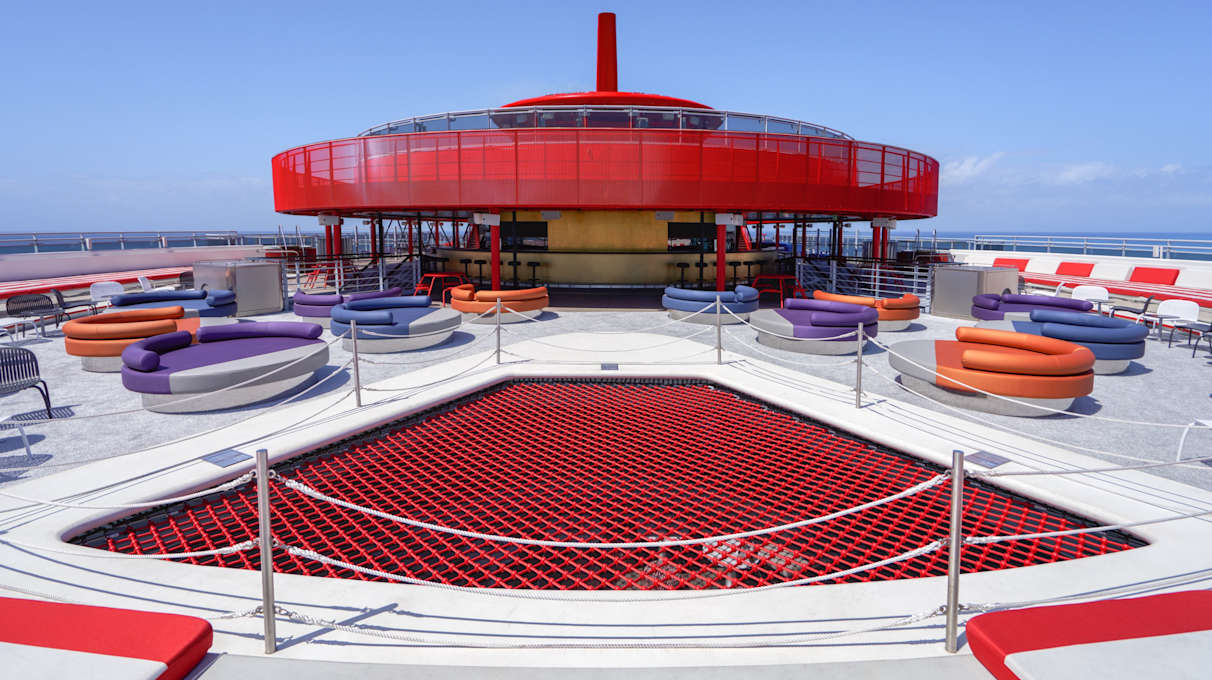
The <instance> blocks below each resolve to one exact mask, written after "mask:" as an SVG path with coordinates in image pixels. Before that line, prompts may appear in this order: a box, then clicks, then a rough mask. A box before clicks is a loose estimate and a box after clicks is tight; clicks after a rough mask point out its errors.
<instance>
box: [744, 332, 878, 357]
mask: <svg viewBox="0 0 1212 680" xmlns="http://www.w3.org/2000/svg"><path fill="white" fill-rule="evenodd" d="M844 332H845V329H842V328H839V329H838V335H841V334H842V333H844ZM851 335H858V333H857V331H854V332H852V333H851ZM757 340H758V342H760V343H762V344H763V345H766V346H767V347H773V348H775V349H785V350H787V351H788V352H800V353H802V354H829V355H839V354H854V353H855V352H856V351H857V350H858V342H857V341H856V340H853V339H851V340H814V339H812V338H802V339H801V338H797V339H795V340H792V339H790V338H786V337H780V336H778V335H774V334H773V333H768V332H766V331H763V330H761V329H758V332H757Z"/></svg>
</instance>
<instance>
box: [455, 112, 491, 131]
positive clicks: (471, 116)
mask: <svg viewBox="0 0 1212 680" xmlns="http://www.w3.org/2000/svg"><path fill="white" fill-rule="evenodd" d="M493 127H496V126H495V125H493V124H492V118H490V117H489V115H488V112H487V111H482V112H478V113H460V114H456V115H453V116H451V117H450V129H451V130H489V129H492V128H493Z"/></svg>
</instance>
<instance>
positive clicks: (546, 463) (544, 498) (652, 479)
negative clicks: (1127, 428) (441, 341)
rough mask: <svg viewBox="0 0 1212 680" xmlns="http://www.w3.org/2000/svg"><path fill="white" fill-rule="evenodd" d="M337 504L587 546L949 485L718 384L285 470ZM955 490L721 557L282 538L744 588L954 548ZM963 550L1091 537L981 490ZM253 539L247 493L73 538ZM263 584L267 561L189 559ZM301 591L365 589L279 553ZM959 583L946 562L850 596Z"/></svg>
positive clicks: (564, 579) (493, 397)
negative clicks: (983, 541) (895, 586)
mask: <svg viewBox="0 0 1212 680" xmlns="http://www.w3.org/2000/svg"><path fill="white" fill-rule="evenodd" d="M278 472H279V474H280V475H281V476H283V477H286V478H291V479H296V480H299V481H302V482H304V483H306V484H308V485H310V486H312V487H314V488H316V489H318V490H320V491H321V492H323V493H325V494H328V495H331V496H335V497H338V498H341V499H343V500H346V501H349V502H352V503H356V504H360V505H365V506H369V507H373V508H376V509H379V510H382V511H385V512H389V513H393V514H397V515H401V516H405V517H408V518H411V519H416V520H421V521H425V522H431V523H436V524H440V525H445V526H449V527H454V528H457V529H464V530H470V531H477V532H484V533H493V534H500V535H508V536H520V537H526V538H536V539H545V540H557V541H573V542H591V541H592V542H624V541H652V540H670V539H679V538H696V537H704V536H714V535H720V534H727V533H735V532H743V531H749V530H754V529H761V528H766V527H771V526H776V525H781V524H785V523H790V522H794V521H796V520H801V519H805V518H809V517H815V516H819V515H823V514H827V513H831V512H836V511H838V510H841V509H845V508H849V507H853V506H855V505H859V504H862V503H865V502H868V501H872V500H876V499H879V498H883V497H886V496H889V495H892V494H894V493H896V492H899V491H901V490H903V489H905V488H907V487H911V486H914V485H916V484H918V483H921V482H923V481H925V480H927V479H930V478H931V477H934V476H935V475H937V474H938V473H939V470H938V469H936V468H934V467H932V466H930V465H927V464H926V463H924V462H922V461H920V460H919V459H916V458H912V457H910V456H907V455H903V454H899V453H896V452H892V451H889V450H887V449H884V448H882V447H879V446H876V445H874V444H871V443H869V442H866V441H863V440H861V439H856V438H854V437H851V436H848V435H845V434H841V433H838V432H836V431H833V430H830V429H829V428H826V427H824V426H822V425H820V424H817V423H814V422H811V421H807V420H805V419H803V418H799V417H796V416H792V415H790V414H788V413H785V412H782V411H779V410H776V409H773V408H771V407H768V406H766V405H764V404H762V403H760V402H756V401H753V400H751V399H748V398H746V397H742V396H740V395H738V394H735V393H733V392H730V391H727V390H724V389H719V388H716V387H713V386H711V385H707V384H702V383H670V382H661V383H657V382H652V381H649V382H645V383H627V382H594V383H588V382H518V383H510V384H507V385H505V386H503V387H498V388H495V389H494V390H491V391H489V392H486V393H481V394H479V395H473V396H472V397H471V398H469V399H468V400H465V401H463V402H462V403H459V404H457V405H454V406H452V407H449V408H445V409H443V410H441V411H438V412H436V413H432V414H429V415H425V416H422V417H420V418H417V419H414V420H413V421H411V422H408V423H405V424H396V425H392V426H389V427H387V428H385V429H383V430H380V431H377V432H372V433H369V434H367V435H365V436H361V437H359V438H358V439H356V440H354V441H352V442H349V443H346V444H341V445H337V446H334V447H332V448H330V449H327V450H325V451H322V452H319V453H317V454H310V455H308V456H305V457H304V458H302V459H299V460H296V461H293V462H290V463H288V464H286V465H283V466H280V467H279V469H278ZM948 494H949V488H948V486H947V485H946V484H943V485H941V486H936V487H933V488H931V489H928V490H927V491H925V492H922V493H919V494H917V495H915V496H911V497H908V498H905V499H901V500H898V501H895V502H893V503H890V504H887V505H883V506H880V507H877V508H872V509H868V510H865V511H863V512H860V513H857V514H854V515H849V516H846V517H843V518H841V519H837V520H834V521H830V522H827V523H824V524H820V525H813V526H808V527H803V528H799V529H795V530H791V531H784V532H780V533H776V534H772V535H767V536H760V537H754V538H745V539H738V540H729V541H723V542H718V543H709V544H701V545H690V546H681V547H673V548H650V549H638V550H636V549H610V550H601V549H592V550H591V549H557V548H547V547H532V546H523V545H516V544H505V543H496V542H490V541H486V540H480V539H469V538H462V537H458V536H453V535H450V534H445V533H439V532H436V531H431V530H426V529H414V528H411V527H409V526H406V525H401V524H398V523H395V522H391V521H389V520H383V519H378V518H375V517H371V516H368V515H366V514H363V513H360V512H357V511H353V510H346V509H342V508H340V507H338V506H333V505H330V504H326V503H324V502H321V501H317V500H314V499H311V498H308V497H306V496H303V495H301V494H299V493H297V492H295V491H293V490H290V489H287V488H285V487H282V486H280V485H278V486H277V488H276V490H275V493H274V495H275V497H274V501H273V511H274V518H273V532H274V536H275V537H276V538H278V539H279V540H281V541H282V542H284V543H287V544H291V545H294V546H298V547H302V548H307V549H311V550H315V551H317V552H320V553H323V554H324V555H326V556H328V557H331V558H335V559H340V560H344V561H347V562H351V563H353V564H356V565H358V566H363V567H369V568H373V569H378V570H382V571H387V572H392V573H395V574H400V575H404V576H408V577H411V578H416V579H424V580H428V581H436V582H441V583H448V584H455V585H461V586H480V587H490V588H533V589H565V590H567V589H585V590H619V589H704V588H744V587H754V586H761V585H767V584H771V583H778V582H782V581H789V580H794V579H802V578H807V577H811V576H816V575H820V574H828V573H832V572H836V571H840V570H844V569H848V568H851V567H855V566H858V565H862V564H866V563H870V562H874V561H878V560H883V559H886V558H889V557H893V556H896V555H899V554H901V553H904V552H907V551H909V550H912V549H914V548H917V547H919V546H922V545H925V544H928V543H930V542H932V541H934V540H936V539H938V538H942V537H945V536H946V533H947V517H948V504H947V498H948ZM965 499H966V502H967V505H966V508H965V533H969V534H971V535H988V534H1014V533H1026V532H1040V531H1053V530H1064V529H1073V528H1078V527H1083V526H1089V525H1090V523H1088V522H1085V521H1084V520H1081V519H1079V518H1074V517H1072V516H1069V515H1067V514H1064V513H1061V512H1058V511H1055V510H1052V509H1049V508H1047V507H1044V506H1041V505H1040V504H1038V503H1036V502H1034V501H1030V500H1027V499H1025V498H1021V497H1018V496H1015V495H1013V494H1010V493H1008V492H1005V491H1002V490H1000V489H997V488H995V487H992V486H987V485H984V484H979V483H974V482H971V481H970V482H968V484H967V486H966V489H965ZM256 534H257V519H256V495H255V491H254V489H253V488H251V486H248V487H243V488H241V489H237V490H234V491H229V492H225V493H222V494H217V495H215V496H212V497H208V498H206V499H201V500H198V501H195V502H190V503H188V504H185V505H179V506H176V507H172V508H167V509H157V510H154V511H152V512H150V513H144V514H143V515H140V516H137V517H134V518H131V519H128V520H123V521H121V522H119V523H117V524H116V525H113V526H110V527H108V528H103V529H101V530H98V531H94V532H92V533H90V534H88V535H86V536H83V537H81V538H79V539H77V540H76V542H78V543H82V544H84V545H91V546H96V547H100V548H106V549H109V550H113V551H118V552H124V553H152V552H173V551H185V550H202V549H209V548H215V547H219V546H226V545H230V544H232V543H236V542H239V541H244V540H249V539H251V538H253V537H255V536H256ZM1136 545H1141V543H1140V542H1139V541H1136V540H1135V539H1131V538H1129V537H1128V536H1126V535H1124V534H1122V533H1117V532H1105V533H1098V534H1082V535H1074V536H1062V537H1056V538H1046V539H1036V540H1026V541H1014V542H1010V543H997V544H991V545H980V546H965V547H964V552H963V564H964V570H965V571H969V572H972V571H985V570H991V569H1005V568H1009V567H1019V566H1025V565H1030V564H1041V563H1046V562H1056V561H1061V560H1068V559H1074V558H1079V557H1086V556H1091V555H1100V554H1104V553H1109V552H1117V551H1120V550H1126V549H1129V548H1132V547H1134V546H1136ZM186 561H188V562H190V563H193V564H204V565H215V566H226V567H236V568H244V569H257V568H259V564H258V561H257V553H256V552H255V551H248V552H243V553H238V554H233V555H227V556H223V557H205V558H197V559H190V560H186ZM276 568H277V569H279V570H281V571H284V572H288V573H294V574H310V575H315V576H327V577H334V578H359V579H361V578H367V577H365V576H362V575H360V574H358V573H355V572H351V571H348V570H342V569H335V568H330V567H328V566H325V565H324V564H321V563H317V562H314V561H309V560H305V559H301V558H298V557H293V556H290V555H286V554H284V553H282V552H279V553H278V556H277V559H276ZM945 573H946V554H945V552H944V551H936V552H934V553H930V554H926V555H923V556H920V557H916V558H914V559H911V560H907V561H904V562H900V563H898V564H893V565H889V566H886V567H883V568H879V569H874V570H871V571H867V572H862V573H858V574H855V575H852V576H849V577H847V578H845V579H843V580H844V581H846V582H857V581H884V580H892V579H903V578H914V577H920V576H937V575H942V574H945Z"/></svg>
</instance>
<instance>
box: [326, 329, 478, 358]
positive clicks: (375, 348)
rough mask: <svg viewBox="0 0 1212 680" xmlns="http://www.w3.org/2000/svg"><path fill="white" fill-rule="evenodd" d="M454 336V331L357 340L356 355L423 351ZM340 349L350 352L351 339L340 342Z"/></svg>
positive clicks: (351, 346) (351, 349)
mask: <svg viewBox="0 0 1212 680" xmlns="http://www.w3.org/2000/svg"><path fill="white" fill-rule="evenodd" d="M452 335H454V329H451V330H450V331H448V332H446V333H433V334H432V335H422V336H419V337H408V336H406V335H402V336H400V337H393V338H375V339H373V340H371V339H369V338H358V353H359V354H362V353H365V354H388V353H391V352H409V351H412V350H416V349H425V348H426V347H433V346H434V345H440V344H442V343H444V342H446V341H447V340H449V339H450V336H452ZM341 348H342V349H344V350H346V351H348V352H352V351H353V338H345V339H343V340H342V341H341Z"/></svg>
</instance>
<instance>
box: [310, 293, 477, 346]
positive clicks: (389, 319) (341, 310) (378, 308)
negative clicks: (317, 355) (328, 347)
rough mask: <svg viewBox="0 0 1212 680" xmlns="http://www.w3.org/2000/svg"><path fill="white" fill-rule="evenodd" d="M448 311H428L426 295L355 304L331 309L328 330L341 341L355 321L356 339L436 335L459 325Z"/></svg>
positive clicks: (456, 319) (455, 315) (358, 301)
mask: <svg viewBox="0 0 1212 680" xmlns="http://www.w3.org/2000/svg"><path fill="white" fill-rule="evenodd" d="M450 311H451V310H444V309H438V308H433V307H430V306H429V297H427V296H425V295H412V296H404V297H391V298H375V299H364V300H354V301H352V302H346V303H343V304H340V305H337V306H336V307H333V310H332V328H331V329H330V330H331V331H332V334H333V335H337V336H343V337H344V336H347V335H349V333H350V322H351V321H357V322H358V338H359V339H366V340H376V339H379V340H381V339H383V336H387V335H390V336H398V337H406V336H409V335H419V334H422V333H435V332H438V331H444V330H453V329H454V328H457V327H458V326H459V324H460V323H462V319H461V317H460V315H459V314H458V313H453V314H452V313H449V312H450ZM456 311H457V310H456Z"/></svg>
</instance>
